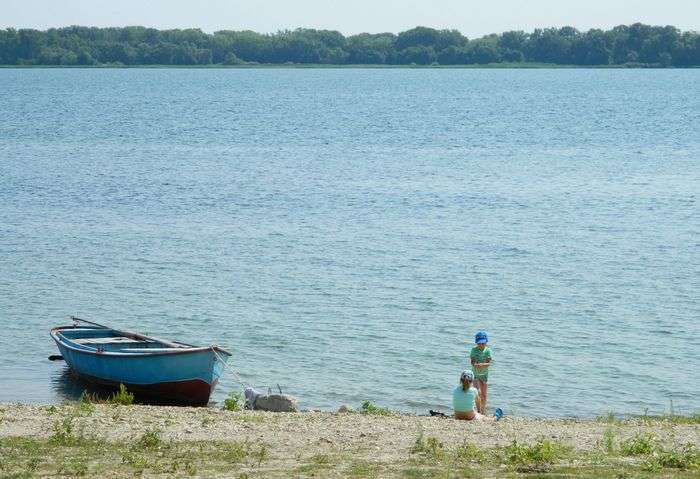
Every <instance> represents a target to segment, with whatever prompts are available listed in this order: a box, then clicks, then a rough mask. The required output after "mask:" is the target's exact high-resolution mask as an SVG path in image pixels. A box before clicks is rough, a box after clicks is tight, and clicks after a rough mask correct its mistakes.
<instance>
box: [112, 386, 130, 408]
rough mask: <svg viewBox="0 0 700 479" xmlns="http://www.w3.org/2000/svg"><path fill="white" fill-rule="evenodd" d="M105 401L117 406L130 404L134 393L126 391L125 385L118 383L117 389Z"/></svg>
mask: <svg viewBox="0 0 700 479" xmlns="http://www.w3.org/2000/svg"><path fill="white" fill-rule="evenodd" d="M107 402H108V403H109V404H115V405H119V406H131V405H132V404H134V395H133V394H132V393H130V392H129V391H127V389H126V386H124V385H123V384H120V385H119V391H118V392H116V393H114V394H113V395H112V397H110V398H109V400H108V401H107Z"/></svg>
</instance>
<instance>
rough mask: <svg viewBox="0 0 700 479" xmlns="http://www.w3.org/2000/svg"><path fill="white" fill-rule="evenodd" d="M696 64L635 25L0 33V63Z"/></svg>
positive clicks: (684, 37) (660, 35)
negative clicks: (469, 31)
mask: <svg viewBox="0 0 700 479" xmlns="http://www.w3.org/2000/svg"><path fill="white" fill-rule="evenodd" d="M503 62H507V63H520V62H537V63H552V64H560V65H611V64H613V65H631V66H644V65H649V66H662V67H669V66H675V67H690V66H700V35H699V34H698V33H697V32H681V31H680V30H679V29H677V28H675V27H673V26H665V27H661V26H650V25H643V24H641V23H635V24H633V25H620V26H617V27H614V28H612V29H611V30H606V31H605V30H597V29H593V30H588V31H587V32H581V31H579V30H577V29H575V28H572V27H564V28H547V29H536V30H535V31H533V32H532V33H526V32H523V31H510V32H505V33H502V34H500V35H499V34H492V35H487V36H485V37H482V38H478V39H473V40H470V39H468V38H467V37H465V36H463V35H462V34H461V33H460V32H459V31H457V30H436V29H433V28H427V27H416V28H413V29H411V30H408V31H405V32H402V33H399V34H398V35H395V34H393V33H378V34H370V33H362V34H359V35H352V36H348V37H346V36H343V35H342V34H341V33H340V32H337V31H330V30H313V29H297V30H291V31H290V30H287V31H281V32H278V33H274V34H261V33H256V32H252V31H230V30H222V31H218V32H215V33H212V34H207V33H204V32H202V31H201V30H199V29H184V30H156V29H154V28H145V27H123V28H95V27H80V26H72V27H66V28H51V29H49V30H46V31H39V30H32V29H19V30H17V29H13V28H8V29H5V30H0V64H3V65H110V64H113V65H211V64H225V65H236V64H245V63H253V64H254V63H272V64H285V63H294V64H297V63H300V64H314V63H316V64H333V65H343V64H371V65H411V64H416V65H431V64H439V65H468V64H487V63H503Z"/></svg>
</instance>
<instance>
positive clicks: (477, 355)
mask: <svg viewBox="0 0 700 479" xmlns="http://www.w3.org/2000/svg"><path fill="white" fill-rule="evenodd" d="M469 358H470V359H472V360H474V362H475V363H485V362H487V361H488V360H491V361H493V359H492V357H491V348H489V347H488V346H486V347H485V348H484V349H483V351H482V350H481V349H479V347H478V346H474V347H473V348H472V352H471V353H469ZM472 371H473V372H474V378H476V379H488V377H489V367H488V366H485V367H481V368H477V367H476V366H472Z"/></svg>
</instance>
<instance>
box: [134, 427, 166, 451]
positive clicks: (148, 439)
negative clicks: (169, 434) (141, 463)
mask: <svg viewBox="0 0 700 479" xmlns="http://www.w3.org/2000/svg"><path fill="white" fill-rule="evenodd" d="M162 443H163V440H162V439H161V438H160V432H159V431H156V430H151V431H146V432H145V433H144V434H143V436H141V439H139V442H138V445H139V446H141V447H142V448H144V449H156V448H158V447H159V446H160V445H161V444H162Z"/></svg>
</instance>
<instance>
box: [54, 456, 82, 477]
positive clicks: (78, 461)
mask: <svg viewBox="0 0 700 479" xmlns="http://www.w3.org/2000/svg"><path fill="white" fill-rule="evenodd" d="M58 472H59V474H63V475H66V476H68V477H83V476H85V475H87V473H88V465H87V463H86V462H85V460H84V459H82V458H77V457H74V458H70V459H64V462H63V464H62V465H61V467H60V468H59V470H58Z"/></svg>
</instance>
